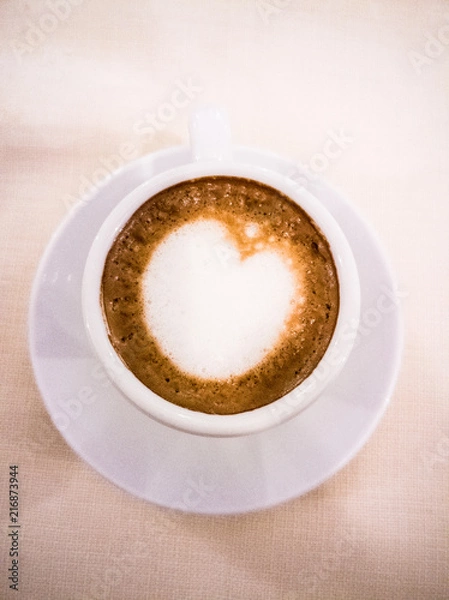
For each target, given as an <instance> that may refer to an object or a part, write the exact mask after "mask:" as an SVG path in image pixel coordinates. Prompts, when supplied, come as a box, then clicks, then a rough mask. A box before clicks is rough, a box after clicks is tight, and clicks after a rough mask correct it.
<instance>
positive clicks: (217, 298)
mask: <svg viewBox="0 0 449 600" xmlns="http://www.w3.org/2000/svg"><path fill="white" fill-rule="evenodd" d="M217 248H220V249H221V251H220V252H217ZM223 249H225V251H223ZM224 255H225V256H227V257H228V260H223V256H224ZM297 284H298V282H297V280H296V278H295V275H294V274H293V272H292V270H291V269H290V268H289V266H288V265H287V263H286V261H285V260H284V258H283V256H282V254H281V253H278V252H275V251H273V250H270V251H267V250H262V251H261V252H258V253H256V254H253V255H252V256H250V257H248V258H246V259H245V260H240V253H239V251H238V248H237V247H236V246H235V245H234V242H233V241H232V239H231V238H230V235H229V232H228V231H227V229H226V227H225V225H224V224H222V223H220V222H219V221H217V220H214V219H199V220H197V221H194V222H191V223H187V224H185V225H183V226H181V227H179V228H178V229H176V230H175V231H173V232H172V233H170V234H169V235H167V236H166V237H165V238H164V239H163V241H162V242H161V243H160V244H159V246H158V247H157V248H156V250H155V251H154V253H153V255H152V257H151V260H150V262H149V264H148V266H147V268H146V271H145V274H144V279H143V294H144V301H145V302H144V304H145V318H146V321H147V325H148V327H149V329H150V331H151V332H152V334H153V335H154V337H155V339H156V340H157V342H158V343H159V345H160V347H161V350H162V351H163V352H164V353H165V354H166V355H167V356H169V357H170V358H171V360H172V361H173V362H174V363H175V364H176V365H177V366H178V367H179V368H180V369H181V370H183V371H184V372H186V373H188V374H190V375H193V376H196V377H199V378H203V379H226V378H229V377H230V376H237V375H242V374H243V373H245V372H246V371H248V370H249V369H251V368H253V367H255V366H256V365H257V364H258V363H259V362H260V361H261V360H262V359H263V358H264V357H265V356H266V355H267V353H268V352H270V350H271V349H273V348H274V347H275V346H276V343H277V342H278V340H279V338H280V336H281V335H282V332H283V328H284V325H285V323H286V321H287V319H288V317H289V315H290V314H291V311H292V301H293V300H294V297H295V292H296V290H297Z"/></svg>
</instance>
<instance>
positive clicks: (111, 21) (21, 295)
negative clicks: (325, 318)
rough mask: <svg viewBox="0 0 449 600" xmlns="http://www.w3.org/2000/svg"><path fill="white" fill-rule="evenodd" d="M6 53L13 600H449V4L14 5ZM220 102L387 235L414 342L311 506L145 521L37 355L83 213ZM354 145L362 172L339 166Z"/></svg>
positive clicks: (6, 390)
mask: <svg viewBox="0 0 449 600" xmlns="http://www.w3.org/2000/svg"><path fill="white" fill-rule="evenodd" d="M0 31H1V35H0V61H1V63H0V64H1V66H0V75H1V87H0V108H1V125H0V126H1V142H0V156H1V159H0V169H1V173H0V192H1V196H0V211H1V225H0V227H1V232H0V249H1V259H0V260H1V267H0V274H1V278H0V279H1V286H2V292H1V297H0V303H1V313H0V318H1V332H2V333H1V349H2V354H1V361H0V368H1V382H2V386H1V407H0V410H1V420H0V427H1V437H0V440H1V441H0V448H1V463H0V484H1V485H0V509H1V510H0V518H1V521H2V540H1V544H0V554H1V560H0V565H1V569H0V590H1V591H0V596H1V597H2V598H19V597H20V598H27V599H31V600H61V599H64V600H65V599H68V600H80V599H85V600H87V599H89V600H90V599H100V598H102V599H103V598H108V599H117V600H118V599H120V600H122V599H124V598H126V599H127V600H142V599H147V598H148V599H151V600H153V599H154V600H156V599H157V600H168V599H173V600H175V599H176V600H178V599H184V598H186V599H194V600H200V599H201V600H219V599H220V600H221V599H232V600H236V599H239V600H244V599H245V600H246V599H261V600H299V599H302V598H307V599H308V598H319V599H326V600H327V599H331V598H332V599H342V600H343V599H344V600H348V599H354V600H359V599H361V598H366V599H381V600H384V599H404V600H411V599H413V600H421V599H422V600H430V599H439V600H443V599H447V598H449V574H448V572H449V570H448V565H449V552H448V549H449V542H448V536H449V510H448V494H449V486H448V483H449V408H448V398H449V376H448V368H447V358H448V350H449V326H448V319H447V308H448V303H449V268H448V267H449V260H448V259H449V256H448V233H447V232H448V226H449V222H448V216H449V209H448V197H449V178H448V173H449V3H448V2H447V1H443V0H421V1H418V0H362V1H356V0H323V1H320V2H318V1H313V0H303V1H296V0H242V1H239V0H232V1H228V2H226V1H224V0H212V1H210V2H203V1H201V0H190V1H189V2H181V1H179V0H166V1H162V0H148V1H143V0H134V1H132V2H119V1H112V2H106V1H102V0H47V1H45V2H42V1H40V0H32V1H28V0H2V2H1V4H0ZM204 102H212V103H216V104H219V105H222V106H224V107H225V108H226V109H227V110H228V113H229V115H230V118H231V122H232V128H233V136H234V140H235V142H236V143H238V144H241V145H247V146H252V147H256V148H264V149H267V150H270V151H272V152H275V153H277V154H279V155H281V156H286V157H289V158H291V159H293V160H295V161H296V162H297V163H298V164H299V163H301V164H302V165H305V166H307V167H308V168H309V170H311V171H312V172H314V171H315V172H317V173H318V172H319V175H320V176H322V177H324V178H325V179H326V180H327V181H328V182H329V183H330V184H331V185H333V186H335V187H336V188H339V189H341V190H342V191H343V193H344V195H345V196H346V197H347V198H349V199H350V201H351V203H352V204H353V205H354V206H355V207H356V209H357V210H358V211H359V212H360V213H361V214H362V215H363V216H364V218H365V219H366V220H367V221H368V222H370V223H371V224H372V226H373V227H374V229H375V230H376V231H377V233H378V236H379V239H380V241H381V243H382V245H383V246H384V248H385V250H386V252H387V254H388V255H389V257H390V259H391V263H392V265H393V268H394V270H395V271H396V273H397V276H398V281H399V289H400V291H401V292H402V294H403V296H404V299H403V301H402V310H403V314H404V321H405V332H406V333H405V346H404V355H403V363H402V368H401V372H400V375H399V379H398V383H397V386H396V389H395V393H394V395H393V398H392V401H391V404H390V406H389V408H388V410H387V412H386V414H385V416H384V418H383V420H382V421H381V423H380V425H379V427H378V428H377V430H376V431H375V433H374V434H373V436H372V437H371V439H370V440H369V442H368V443H367V444H366V445H365V446H364V448H363V449H362V450H361V452H360V453H359V454H358V455H357V456H356V458H355V459H353V460H352V461H351V462H350V463H349V464H348V465H347V466H346V467H345V468H344V469H343V470H341V471H340V472H339V473H337V474H336V475H335V476H334V477H332V478H331V479H330V480H329V481H327V482H326V483H325V484H323V485H321V486H320V487H319V488H317V489H315V490H314V491H311V492H310V493H308V494H306V495H305V496H303V497H300V498H297V499H294V500H291V501H289V502H287V503H284V504H282V505H280V506H277V507H274V508H270V509H268V510H264V511H260V512H255V513H252V514H246V515H235V516H227V517H210V516H209V517H208V516H200V515H195V514H182V513H178V512H176V513H172V512H170V511H168V510H166V509H164V508H161V507H157V506H154V505H152V504H151V503H148V502H145V501H143V500H139V499H136V498H135V497H133V496H132V495H131V494H129V493H127V492H125V491H122V490H121V489H119V488H118V487H116V486H114V485H113V484H112V483H110V482H109V481H108V480H106V479H105V478H103V477H102V476H101V475H99V474H98V473H97V472H96V471H95V470H94V469H92V468H91V467H90V466H89V465H88V464H86V463H85V462H84V461H83V460H82V459H80V458H79V457H78V456H77V455H76V453H75V452H74V451H73V450H72V449H71V448H70V447H69V445H68V444H67V443H66V442H65V440H64V438H63V437H62V436H61V434H60V433H59V432H58V430H57V429H56V427H55V426H54V425H53V423H52V421H51V420H50V418H49V416H48V414H47V412H46V409H45V407H44V403H43V402H42V400H41V398H40V394H39V392H38V389H37V386H36V384H35V381H34V375H33V371H32V367H31V363H30V358H29V353H28V342H27V337H28V334H27V311H28V306H29V301H30V290H31V284H32V280H33V277H34V274H35V271H36V268H37V266H38V263H39V260H40V258H41V255H42V253H43V251H44V249H45V247H46V245H47V244H48V242H49V239H50V237H51V234H52V232H53V231H54V230H55V229H56V227H57V226H58V224H59V223H60V222H62V220H63V219H64V218H65V217H66V216H67V214H68V211H69V209H70V208H71V206H72V205H73V204H75V203H76V202H77V201H78V200H79V198H80V197H81V196H82V194H83V193H85V192H86V191H88V190H89V189H91V188H92V187H94V186H95V185H97V184H98V183H99V182H100V181H101V180H102V179H104V178H105V177H106V176H108V174H109V173H110V172H111V171H112V170H114V169H116V168H117V167H118V166H120V164H125V163H126V162H129V161H130V160H133V159H135V158H136V157H139V156H141V155H144V154H146V153H149V152H152V151H155V150H158V149H161V148H168V147H171V146H174V145H178V144H184V143H186V142H187V135H188V134H187V120H188V115H189V112H190V111H191V109H192V108H194V107H195V106H196V105H197V104H198V103H204ZM332 135H338V136H340V140H343V141H341V147H340V150H341V151H339V152H337V151H335V152H332V153H327V154H326V148H327V149H329V148H330V146H329V143H328V140H329V138H330V136H332ZM333 149H334V150H335V146H333ZM15 464H17V465H18V466H19V493H20V500H19V502H20V504H19V506H20V525H21V530H20V536H19V549H18V551H19V591H18V592H17V591H14V590H12V589H10V587H9V586H10V585H11V582H12V581H13V580H9V579H8V575H11V572H8V569H9V568H12V562H11V561H12V558H13V557H11V556H10V549H11V544H12V542H13V536H12V535H11V536H8V533H11V532H12V531H14V529H13V528H12V527H9V525H11V521H10V517H11V515H10V514H9V503H10V500H9V492H8V489H9V470H10V465H15Z"/></svg>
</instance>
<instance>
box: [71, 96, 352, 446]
mask: <svg viewBox="0 0 449 600" xmlns="http://www.w3.org/2000/svg"><path fill="white" fill-rule="evenodd" d="M190 137H191V150H192V153H191V162H190V163H189V164H186V165H184V166H181V167H176V168H173V169H170V170H169V171H165V172H164V173H162V174H160V175H157V176H155V177H153V178H152V179H150V180H149V181H146V182H145V183H143V184H141V185H140V186H139V187H138V188H136V189H135V190H133V191H132V192H131V193H130V194H128V195H127V196H126V197H125V198H124V199H123V200H122V201H121V202H120V203H119V204H118V205H117V206H116V208H115V209H114V210H113V211H112V212H111V213H110V214H109V215H108V217H107V218H106V220H105V221H104V223H103V225H102V226H101V228H100V230H99V231H98V233H97V235H96V237H95V239H94V241H93V244H92V247H91V249H90V252H89V255H88V258H87V261H86V266H85V271H84V276H83V284H82V307H83V315H84V322H85V326H86V330H87V332H88V336H89V338H90V339H91V341H92V344H93V347H94V349H95V351H96V353H97V355H98V357H99V359H100V361H101V363H102V364H103V366H104V368H105V369H106V371H107V373H108V375H109V377H110V378H111V380H112V381H113V382H114V383H115V385H116V386H117V387H118V388H119V389H120V390H121V391H122V392H123V394H124V395H125V396H126V397H127V398H128V399H129V400H130V401H131V402H132V403H133V404H134V405H135V406H136V407H138V408H139V409H140V410H141V411H143V413H145V414H146V415H148V416H150V417H152V418H153V419H156V420H157V421H159V422H161V423H163V424H165V425H168V426H170V427H174V428H176V429H180V430H182V431H185V432H189V433H192V434H198V435H206V436H218V437H220V436H221V437H230V436H239V435H247V434H251V433H255V432H259V431H262V430H265V429H268V428H270V427H273V426H276V425H278V424H279V423H281V422H283V421H285V420H287V419H289V418H291V417H294V416H295V415H297V414H298V413H300V412H301V411H302V410H304V409H305V408H306V407H307V406H308V405H309V404H310V403H311V402H312V401H314V400H315V399H317V398H318V397H319V395H320V394H321V393H322V392H323V390H324V389H325V388H326V387H327V386H328V385H329V383H330V382H331V381H332V380H333V379H334V378H335V377H336V376H337V375H338V373H339V372H340V371H341V369H342V368H343V366H344V364H345V362H346V360H347V359H348V357H349V355H350V353H351V350H352V346H353V342H354V338H355V336H354V335H352V333H353V332H354V331H355V330H356V328H357V325H358V321H359V313H360V284H359V277H358V273H357V267H356V264H355V260H354V257H353V254H352V251H351V248H350V246H349V244H348V242H347V240H346V238H345V236H344V234H343V232H342V231H341V229H340V227H339V225H338V223H337V222H336V220H335V219H334V218H333V217H332V216H331V215H330V213H329V212H328V211H327V210H326V209H325V208H324V207H323V205H322V204H321V203H320V202H319V201H318V200H317V198H315V197H314V196H313V195H312V194H311V193H310V192H308V191H307V190H305V189H304V188H302V187H300V186H298V184H297V183H296V182H294V181H293V180H291V179H289V178H288V177H286V176H284V175H280V174H279V173H277V172H274V171H272V170H269V169H266V168H261V167H255V166H253V165H248V164H242V163H241V162H237V161H234V160H233V158H232V145H231V136H230V130H229V125H228V122H227V119H226V117H225V115H224V114H223V113H222V112H221V111H220V110H218V109H217V108H214V107H207V108H202V109H199V110H197V111H196V112H195V113H194V114H193V116H192V118H191V122H190ZM210 175H228V176H236V177H244V178H247V179H253V180H256V181H259V182H262V183H264V184H267V185H269V186H271V187H273V188H276V189H277V190H279V191H280V192H282V193H283V194H285V195H287V196H288V197H290V198H291V199H292V200H294V201H295V202H297V203H298V204H299V205H300V206H301V207H302V208H303V209H304V210H305V211H306V212H307V213H308V214H309V215H310V216H311V217H312V219H313V220H314V221H315V223H316V224H317V225H318V226H319V228H320V229H321V231H322V232H323V233H324V235H325V236H326V238H327V240H328V242H329V245H330V248H331V251H332V255H333V258H334V261H335V264H336V268H337V272H338V278H339V286H340V287H339V292H340V307H339V314H338V318H337V324H336V327H335V331H334V334H333V336H332V339H331V341H330V344H329V346H328V348H327V350H326V352H325V354H324V356H323V358H322V359H321V361H320V363H319V364H318V366H317V368H316V369H315V370H314V371H313V372H312V374H311V375H310V376H309V377H308V378H307V379H305V380H304V381H303V382H302V383H301V384H300V385H298V386H297V387H296V388H295V389H294V390H293V391H292V392H290V393H289V394H287V395H285V396H283V397H282V398H280V399H278V400H275V401H274V402H272V403H270V404H268V405H266V406H263V407H261V408H256V409H254V410H250V411H247V412H243V413H239V414H232V415H212V414H205V413H202V412H198V411H194V410H190V409H187V408H183V407H180V406H177V405H175V404H173V403H171V402H169V401H167V400H165V399H163V398H161V397H160V396H158V395H157V394H155V393H154V392H152V391H151V390H150V389H149V388H147V387H146V386H145V385H144V384H143V383H142V382H141V381H140V380H139V379H138V378H137V377H136V376H135V375H134V374H133V373H132V372H131V371H130V370H129V369H128V368H127V367H126V366H125V364H124V363H123V362H122V360H121V359H120V357H119V356H118V354H117V353H116V351H115V349H114V348H113V346H112V344H111V342H110V340H109V337H108V330H107V325H106V322H105V317H104V315H103V310H102V306H101V300H100V298H101V279H102V274H103V269H104V265H105V260H106V256H107V254H108V252H109V249H110V247H111V245H112V243H113V241H114V239H115V237H116V235H117V234H118V232H119V231H120V230H121V229H122V227H123V226H124V225H125V223H126V222H127V221H128V220H129V218H130V217H131V216H132V215H133V213H134V212H135V211H136V210H137V209H138V207H139V206H140V205H142V204H143V203H144V202H146V201H147V200H148V198H151V197H152V196H154V195H155V194H157V193H158V192H160V191H162V190H164V189H166V188H168V187H170V186H172V185H174V184H177V183H180V182H182V181H186V180H187V181H188V180H191V179H194V178H198V177H203V176H210ZM143 418H144V417H143Z"/></svg>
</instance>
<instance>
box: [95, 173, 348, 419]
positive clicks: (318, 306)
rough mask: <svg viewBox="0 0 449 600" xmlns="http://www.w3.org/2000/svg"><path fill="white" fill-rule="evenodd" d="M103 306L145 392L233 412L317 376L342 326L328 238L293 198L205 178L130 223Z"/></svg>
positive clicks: (118, 243) (243, 182) (112, 335)
mask: <svg viewBox="0 0 449 600" xmlns="http://www.w3.org/2000/svg"><path fill="white" fill-rule="evenodd" d="M102 306H103V312H104V317H105V321H106V323H107V327H108V334H109V339H110V341H111V343H112V345H113V346H114V348H115V350H116V352H117V353H118V355H119V356H120V357H121V359H122V361H123V362H124V363H125V365H126V366H127V367H128V369H129V370H131V371H132V372H133V373H134V375H135V376H136V377H137V378H138V379H140V380H141V381H142V382H143V383H144V384H145V385H146V386H147V387H148V388H150V389H151V390H152V391H153V392H155V393H156V394H158V395H159V396H161V397H162V398H165V399H166V400H168V401H170V402H173V403H174V404H177V405H179V406H183V407H185V408H188V409H192V410H196V411H201V412H205V413H210V414H236V413H241V412H244V411H248V410H251V409H254V408H258V407H261V406H264V405H266V404H269V403H271V402H273V401H274V400H276V399H278V398H280V397H282V396H284V395H285V394H287V393H288V392H290V391H291V390H292V389H293V388H295V387H296V386H297V385H299V384H300V383H301V382H302V381H303V380H304V379H305V378H306V377H308V376H309V375H310V374H311V373H312V371H313V370H314V368H315V367H316V366H317V364H318V363H319V362H320V360H321V358H322V356H323V355H324V353H325V351H326V349H327V347H328V345H329V343H330V340H331V338H332V334H333V332H334V329H335V326H336V321H337V317H338V312H339V283H338V275H337V269H336V266H335V262H334V259H333V257H332V253H331V251H330V248H329V244H328V242H327V240H326V238H325V236H324V235H323V233H322V232H321V231H320V230H319V228H318V227H317V226H316V224H315V223H314V222H313V220H312V219H311V218H310V217H309V216H308V215H307V214H306V213H305V212H304V210H303V209H301V207H300V206H298V205H297V204H296V203H295V202H293V200H291V199H290V198H288V197H287V196H285V195H284V194H282V193H281V192H279V191H277V190H275V189H274V188H271V187H269V186H267V185H265V184H262V183H259V182H256V181H253V180H250V179H244V178H240V177H231V176H208V177H201V178H198V179H193V180H190V181H186V182H182V183H179V184H176V185H173V186H172V187H169V188H167V189H165V190H163V191H162V192H159V193H158V194H156V195H155V196H153V197H152V198H150V199H149V200H148V201H146V202H145V203H144V204H142V205H141V206H140V208H139V209H138V210H137V211H136V212H135V213H134V214H133V215H132V216H131V218H130V219H129V220H128V222H127V223H126V224H125V226H124V227H123V228H122V229H121V231H120V232H119V233H118V235H117V237H116V238H115V240H114V242H113V244H112V247H111V249H110V251H109V253H108V256H107V259H106V263H105V267H104V272H103V276H102Z"/></svg>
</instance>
